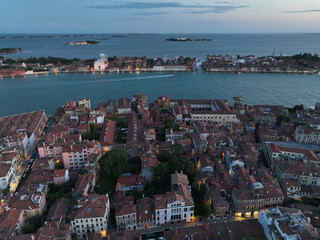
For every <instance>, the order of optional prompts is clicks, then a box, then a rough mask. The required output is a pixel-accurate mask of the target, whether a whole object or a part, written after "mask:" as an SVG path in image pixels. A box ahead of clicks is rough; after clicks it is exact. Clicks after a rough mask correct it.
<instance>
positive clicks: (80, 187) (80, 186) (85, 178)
mask: <svg viewBox="0 0 320 240" xmlns="http://www.w3.org/2000/svg"><path fill="white" fill-rule="evenodd" d="M93 179H94V175H92V174H86V175H80V176H79V178H78V180H77V182H76V184H75V186H74V189H73V192H74V193H78V194H83V192H84V190H85V189H86V187H87V186H88V184H92V181H93Z"/></svg>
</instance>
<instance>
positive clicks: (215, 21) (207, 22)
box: [199, 20, 221, 24]
mask: <svg viewBox="0 0 320 240" xmlns="http://www.w3.org/2000/svg"><path fill="white" fill-rule="evenodd" d="M199 23H204V24H206V23H221V22H220V21H215V20H213V21H200V22H199Z"/></svg>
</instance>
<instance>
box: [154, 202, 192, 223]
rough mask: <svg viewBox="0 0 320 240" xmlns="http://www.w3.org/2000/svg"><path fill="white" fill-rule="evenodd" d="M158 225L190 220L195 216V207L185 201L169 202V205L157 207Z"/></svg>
mask: <svg viewBox="0 0 320 240" xmlns="http://www.w3.org/2000/svg"><path fill="white" fill-rule="evenodd" d="M155 212H156V214H155V215H156V225H158V226H159V225H162V224H166V223H172V224H173V223H177V222H190V221H191V220H192V217H193V216H194V207H193V206H185V202H184V201H174V202H171V203H167V207H166V208H163V209H156V211H155Z"/></svg>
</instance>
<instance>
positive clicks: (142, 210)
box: [137, 197, 154, 221]
mask: <svg viewBox="0 0 320 240" xmlns="http://www.w3.org/2000/svg"><path fill="white" fill-rule="evenodd" d="M137 218H138V221H144V220H152V219H154V200H153V199H151V198H148V197H144V198H141V199H139V200H138V201H137Z"/></svg>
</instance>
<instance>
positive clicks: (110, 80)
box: [78, 74, 175, 84]
mask: <svg viewBox="0 0 320 240" xmlns="http://www.w3.org/2000/svg"><path fill="white" fill-rule="evenodd" d="M174 76H175V75H174V74H167V75H155V76H145V77H130V78H111V79H106V78H103V79H95V80H87V81H79V82H78V83H80V84H81V83H93V82H105V83H108V82H122V81H135V80H146V79H155V78H169V77H174Z"/></svg>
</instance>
